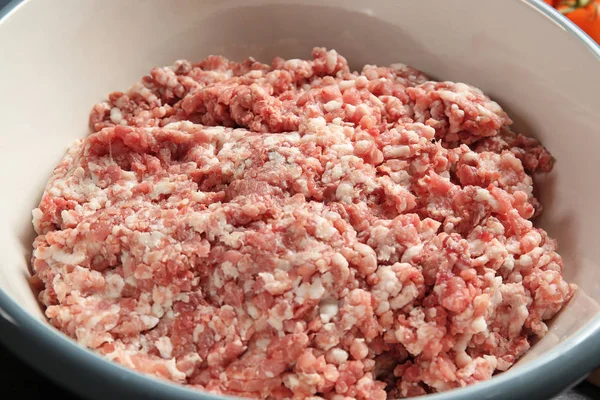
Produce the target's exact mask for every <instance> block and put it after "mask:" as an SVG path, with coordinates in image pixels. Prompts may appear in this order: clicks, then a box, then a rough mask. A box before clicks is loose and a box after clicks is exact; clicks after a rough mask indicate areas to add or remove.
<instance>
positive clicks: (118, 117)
mask: <svg viewBox="0 0 600 400" xmlns="http://www.w3.org/2000/svg"><path fill="white" fill-rule="evenodd" d="M110 120H111V121H112V123H113V124H120V123H121V122H122V121H123V114H122V113H121V110H119V108H118V107H113V108H111V109H110Z"/></svg>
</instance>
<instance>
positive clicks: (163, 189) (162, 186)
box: [149, 181, 175, 199]
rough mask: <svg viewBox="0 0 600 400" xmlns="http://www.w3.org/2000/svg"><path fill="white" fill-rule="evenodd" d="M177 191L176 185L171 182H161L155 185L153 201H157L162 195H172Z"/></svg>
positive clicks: (152, 194)
mask: <svg viewBox="0 0 600 400" xmlns="http://www.w3.org/2000/svg"><path fill="white" fill-rule="evenodd" d="M174 190H175V184H174V183H173V182H169V181H160V182H158V183H157V184H155V185H154V187H153V188H152V192H151V193H150V196H149V197H150V198H151V199H157V198H158V197H159V196H160V195H161V194H170V193H173V191H174Z"/></svg>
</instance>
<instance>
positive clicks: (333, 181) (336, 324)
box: [32, 49, 575, 400]
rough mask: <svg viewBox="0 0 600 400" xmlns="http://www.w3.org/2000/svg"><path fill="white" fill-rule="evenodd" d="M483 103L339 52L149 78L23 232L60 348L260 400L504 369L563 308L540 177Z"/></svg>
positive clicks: (186, 65)
mask: <svg viewBox="0 0 600 400" xmlns="http://www.w3.org/2000/svg"><path fill="white" fill-rule="evenodd" d="M510 123H511V122H510V119H509V118H508V117H507V116H506V114H505V113H504V112H503V111H502V109H501V108H500V107H499V106H498V105H497V104H496V103H494V102H493V101H491V100H490V99H489V98H488V97H486V96H485V95H484V94H483V93H482V92H481V91H479V90H478V89H476V88H473V87H471V86H468V85H465V84H462V83H452V82H433V81H430V80H429V79H428V78H427V77H426V76H425V75H424V74H422V73H421V72H419V71H417V70H415V69H413V68H410V67H408V66H406V65H404V64H394V65H392V66H390V67H377V66H366V67H365V68H364V69H363V70H362V72H361V73H356V72H351V71H350V69H349V68H348V65H347V63H346V60H345V59H344V58H343V57H342V56H340V55H339V54H337V53H336V52H335V51H333V50H330V51H326V50H324V49H315V50H314V51H313V59H312V60H283V59H279V58H277V59H275V60H274V61H273V64H272V65H266V64H262V63H259V62H257V61H255V60H253V59H248V60H246V61H244V62H242V63H235V62H231V61H228V60H226V59H224V58H222V57H216V56H211V57H209V58H207V59H206V60H204V61H202V62H200V63H197V64H193V63H190V62H189V61H177V62H176V63H175V64H174V65H173V66H170V67H164V68H154V69H152V71H151V72H150V75H149V76H146V77H144V78H143V79H142V80H141V82H139V83H137V84H135V85H134V86H133V87H132V88H131V89H129V90H128V91H127V92H118V93H112V94H111V95H110V96H109V98H108V100H107V101H106V102H103V103H100V104H97V105H96V106H94V108H93V110H92V113H91V116H90V125H91V127H92V130H93V133H91V134H90V135H89V136H87V137H86V138H85V139H83V140H81V141H79V142H77V143H76V144H75V145H74V146H73V147H72V148H71V149H70V150H69V152H68V153H67V155H66V156H65V158H64V159H63V160H62V161H61V163H60V164H59V165H58V166H57V167H56V169H55V171H54V174H53V175H52V177H51V178H50V181H49V183H48V186H47V188H46V190H45V192H44V195H43V198H42V200H41V203H40V205H39V207H38V208H36V209H35V210H34V211H33V216H34V226H35V229H36V231H37V233H38V235H39V236H38V237H37V238H36V239H35V242H34V253H33V269H34V272H35V273H34V276H33V278H32V281H33V282H34V283H35V284H36V286H39V287H40V288H41V291H40V300H41V302H42V303H43V305H44V306H45V309H46V315H47V316H48V318H49V319H50V321H51V322H52V324H53V325H54V326H56V327H57V328H58V329H60V330H61V331H63V332H65V333H66V334H68V335H69V336H71V337H73V338H74V339H76V340H77V341H78V342H79V343H81V344H82V345H84V346H87V347H89V348H91V349H94V350H96V351H98V352H99V353H100V354H103V355H104V356H105V357H107V358H108V359H111V360H114V361H116V362H119V363H121V364H123V365H125V366H128V367H130V368H134V369H137V370H139V371H142V372H145V373H149V374H153V375H155V376H159V377H162V378H164V379H168V380H172V381H175V382H179V383H182V384H186V385H190V386H192V387H195V388H198V389H201V390H208V391H211V392H214V393H223V394H231V395H236V396H242V397H247V398H257V399H272V400H276V399H312V400H316V399H328V400H350V399H365V400H366V399H372V400H384V399H386V398H398V397H411V396H417V395H422V394H426V393H433V392H438V391H445V390H449V389H453V388H458V387H462V386H464V385H469V384H473V383H476V382H479V381H482V380H486V379H489V378H490V377H491V376H492V375H493V374H494V373H496V372H499V371H505V370H506V369H508V368H510V366H512V365H513V364H514V363H515V362H516V361H517V360H518V359H519V357H521V356H522V355H523V354H524V353H525V352H526V351H527V350H528V349H529V347H530V343H531V341H532V340H534V339H535V338H536V337H541V336H543V335H544V334H545V333H546V331H547V326H546V322H545V321H547V320H548V319H550V318H552V317H553V316H554V315H556V313H558V312H559V311H560V310H561V308H562V307H563V306H564V305H565V304H566V303H567V302H568V301H569V299H570V298H571V297H572V296H573V293H574V290H575V286H574V285H570V284H568V283H567V282H566V281H565V280H564V279H563V276H562V268H563V263H562V260H561V257H560V256H559V255H558V254H557V253H556V243H555V241H554V240H552V239H551V238H549V237H548V235H547V234H546V233H545V232H544V231H543V230H541V229H539V228H536V227H534V226H533V224H532V222H531V221H530V219H531V218H532V217H533V215H535V214H536V213H539V212H540V210H541V208H540V205H539V203H538V201H537V200H536V199H535V197H534V195H533V179H532V177H531V175H530V174H531V173H533V172H534V171H542V172H546V171H549V170H550V169H551V167H552V157H551V156H550V155H549V153H548V152H547V150H546V149H544V148H543V147H542V146H541V145H540V144H539V143H538V142H537V141H535V140H534V139H531V138H527V137H525V136H522V135H516V134H514V133H513V132H512V131H510V130H509V128H508V125H509V124H510Z"/></svg>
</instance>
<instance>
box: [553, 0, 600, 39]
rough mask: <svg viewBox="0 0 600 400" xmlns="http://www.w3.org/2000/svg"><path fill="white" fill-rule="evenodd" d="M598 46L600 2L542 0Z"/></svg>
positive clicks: (586, 0) (589, 0)
mask: <svg viewBox="0 0 600 400" xmlns="http://www.w3.org/2000/svg"><path fill="white" fill-rule="evenodd" d="M544 1H545V2H546V3H548V4H549V5H551V6H552V7H554V8H556V9H557V10H558V11H559V12H560V13H561V14H563V15H564V16H566V17H567V18H569V19H570V20H571V21H573V22H574V23H575V24H576V25H577V26H579V27H580V28H581V29H582V30H583V31H584V32H585V33H587V34H588V35H590V37H591V38H592V39H594V40H595V41H596V43H599V44H600V0H544Z"/></svg>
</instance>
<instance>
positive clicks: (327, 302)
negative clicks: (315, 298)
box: [319, 297, 339, 324]
mask: <svg viewBox="0 0 600 400" xmlns="http://www.w3.org/2000/svg"><path fill="white" fill-rule="evenodd" d="M319 310H320V314H319V316H320V317H321V321H323V323H324V324H326V323H328V322H329V321H331V319H332V318H333V317H335V316H336V315H337V313H338V311H339V306H338V301H337V300H336V299H334V298H331V297H330V298H327V299H323V300H321V303H319Z"/></svg>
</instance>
